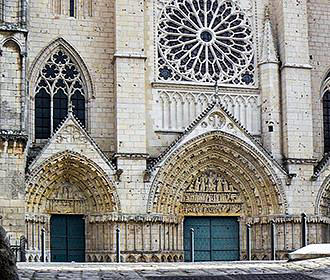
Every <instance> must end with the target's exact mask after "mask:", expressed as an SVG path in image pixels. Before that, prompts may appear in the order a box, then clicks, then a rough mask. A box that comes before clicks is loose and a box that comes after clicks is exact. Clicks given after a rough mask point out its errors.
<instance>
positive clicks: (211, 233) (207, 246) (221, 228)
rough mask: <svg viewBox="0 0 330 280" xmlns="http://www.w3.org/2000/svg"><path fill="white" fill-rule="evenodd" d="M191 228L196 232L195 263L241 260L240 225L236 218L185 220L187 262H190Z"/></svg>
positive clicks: (189, 218)
mask: <svg viewBox="0 0 330 280" xmlns="http://www.w3.org/2000/svg"><path fill="white" fill-rule="evenodd" d="M191 228H193V229H194V230H195V261H236V260H239V224H238V221H237V218H236V217H187V218H185V220H184V252H185V254H184V255H185V261H190V254H191V248H190V242H191V241H190V238H191V237H190V229H191Z"/></svg>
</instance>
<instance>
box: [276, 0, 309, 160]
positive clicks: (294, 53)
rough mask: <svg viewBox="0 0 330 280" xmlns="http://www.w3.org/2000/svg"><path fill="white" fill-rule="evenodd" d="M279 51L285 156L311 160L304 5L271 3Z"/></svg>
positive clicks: (303, 2) (282, 2) (307, 57)
mask: <svg viewBox="0 0 330 280" xmlns="http://www.w3.org/2000/svg"><path fill="white" fill-rule="evenodd" d="M273 5H274V6H275V8H276V11H277V14H276V19H277V27H278V39H279V47H280V58H281V61H282V67H281V83H282V108H283V138H284V146H283V148H284V155H285V157H286V158H287V159H311V158H312V156H313V126H312V98H311V66H310V64H309V46H308V24H307V16H308V15H307V4H306V0H302V1H287V0H279V1H274V3H273Z"/></svg>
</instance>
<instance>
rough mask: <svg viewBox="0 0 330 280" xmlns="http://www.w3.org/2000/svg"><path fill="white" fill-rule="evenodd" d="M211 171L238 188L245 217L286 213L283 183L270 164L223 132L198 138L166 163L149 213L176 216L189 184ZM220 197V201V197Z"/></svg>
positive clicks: (159, 172)
mask: <svg viewBox="0 0 330 280" xmlns="http://www.w3.org/2000/svg"><path fill="white" fill-rule="evenodd" d="M212 169H217V170H218V171H219V173H221V174H222V175H221V176H224V177H226V179H228V180H229V181H232V182H233V184H236V185H237V186H239V189H240V193H241V195H242V196H241V198H242V200H243V201H244V203H243V204H244V205H243V206H242V208H241V212H242V211H245V212H246V213H245V215H260V214H279V213H283V212H285V211H286V209H285V208H286V203H283V202H285V201H286V199H285V196H284V191H283V189H282V186H281V182H280V180H279V179H278V178H277V177H276V174H275V172H274V171H273V170H272V168H271V165H270V164H269V162H267V160H266V159H265V158H264V157H263V156H262V155H261V154H260V153H259V152H258V151H257V150H255V149H254V148H253V147H251V146H249V145H248V144H246V143H245V142H243V141H242V140H240V139H237V138H236V137H234V136H230V135H227V134H225V133H223V132H212V133H208V134H205V135H202V136H199V137H196V138H195V139H192V140H190V141H188V142H187V143H186V144H184V145H183V146H182V147H181V148H179V149H177V150H175V151H174V152H173V153H172V155H170V156H169V157H168V158H167V159H166V160H165V162H164V163H163V164H162V165H161V167H160V169H159V171H158V173H157V175H156V177H155V179H154V181H153V184H152V188H151V192H150V196H149V201H148V211H149V212H157V213H163V214H174V215H177V214H178V213H177V210H178V209H179V208H180V205H181V204H182V203H181V202H180V201H179V200H180V197H182V195H183V194H184V193H185V190H186V189H187V184H189V183H191V181H192V180H193V179H192V178H193V177H196V174H198V173H199V172H201V171H203V170H212ZM219 176H220V175H219ZM221 176H220V177H219V178H222V177H221ZM205 180H207V179H205ZM212 180H215V181H216V182H218V181H217V180H218V179H212ZM219 180H220V179H219ZM221 180H222V179H221ZM207 182H209V181H207ZM222 195H223V196H224V195H225V194H222ZM226 195H227V196H228V194H226ZM211 196H212V197H216V196H215V195H211ZM217 197H218V198H221V196H220V194H217ZM208 199H209V198H208ZM221 199H222V198H221ZM229 208H230V207H229ZM257 208H258V209H257Z"/></svg>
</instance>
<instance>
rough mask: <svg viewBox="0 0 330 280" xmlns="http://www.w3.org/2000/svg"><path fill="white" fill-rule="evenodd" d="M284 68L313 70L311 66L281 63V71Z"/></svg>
mask: <svg viewBox="0 0 330 280" xmlns="http://www.w3.org/2000/svg"><path fill="white" fill-rule="evenodd" d="M284 68H296V69H309V70H311V69H313V66H311V65H310V64H299V63H283V64H282V67H281V70H282V69H284Z"/></svg>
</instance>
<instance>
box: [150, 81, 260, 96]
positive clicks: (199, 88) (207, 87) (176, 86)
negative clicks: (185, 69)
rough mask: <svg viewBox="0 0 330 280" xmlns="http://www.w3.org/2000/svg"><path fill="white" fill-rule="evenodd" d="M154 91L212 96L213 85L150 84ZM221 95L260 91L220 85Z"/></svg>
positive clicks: (182, 83) (188, 83)
mask: <svg viewBox="0 0 330 280" xmlns="http://www.w3.org/2000/svg"><path fill="white" fill-rule="evenodd" d="M151 86H152V88H154V89H170V90H191V91H204V92H205V93H210V94H214V84H203V85H201V84H200V83H192V82H180V83H177V82H151ZM221 93H223V94H226V93H240V94H242V93H243V94H259V93H260V90H259V89H258V88H257V87H246V86H237V85H233V86H231V85H228V84H225V85H221Z"/></svg>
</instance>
